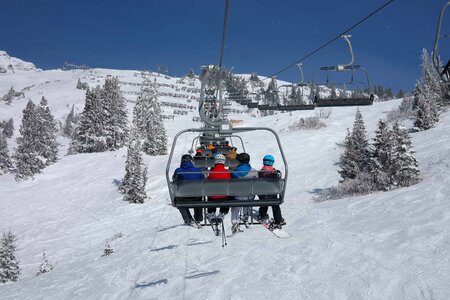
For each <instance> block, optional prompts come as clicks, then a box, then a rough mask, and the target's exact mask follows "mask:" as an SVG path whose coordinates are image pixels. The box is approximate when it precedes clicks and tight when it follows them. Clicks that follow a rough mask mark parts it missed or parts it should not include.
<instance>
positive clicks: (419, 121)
mask: <svg viewBox="0 0 450 300" xmlns="http://www.w3.org/2000/svg"><path fill="white" fill-rule="evenodd" d="M417 90H418V95H417V112H416V120H415V122H414V126H415V127H416V128H417V129H418V130H428V129H430V128H433V127H434V125H435V124H436V123H437V122H438V121H439V110H438V107H437V102H436V94H435V93H433V92H432V90H431V88H430V86H429V85H427V84H421V85H420V87H419V88H418V89H417Z"/></svg>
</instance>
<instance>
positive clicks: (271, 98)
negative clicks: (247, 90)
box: [266, 77, 280, 105]
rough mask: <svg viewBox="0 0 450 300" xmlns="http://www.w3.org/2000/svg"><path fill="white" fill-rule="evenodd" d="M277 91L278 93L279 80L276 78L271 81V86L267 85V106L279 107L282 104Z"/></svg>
mask: <svg viewBox="0 0 450 300" xmlns="http://www.w3.org/2000/svg"><path fill="white" fill-rule="evenodd" d="M277 91H278V84H277V79H276V77H272V78H271V79H270V82H269V84H268V85H267V90H266V99H267V104H269V105H277V104H278V103H279V102H280V99H279V97H278V92H277Z"/></svg>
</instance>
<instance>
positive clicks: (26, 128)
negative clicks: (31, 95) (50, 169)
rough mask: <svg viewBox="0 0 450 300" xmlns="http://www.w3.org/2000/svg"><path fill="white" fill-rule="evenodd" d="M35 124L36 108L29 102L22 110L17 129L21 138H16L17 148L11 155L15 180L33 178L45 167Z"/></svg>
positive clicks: (36, 122)
mask: <svg viewBox="0 0 450 300" xmlns="http://www.w3.org/2000/svg"><path fill="white" fill-rule="evenodd" d="M36 124H39V118H38V113H37V108H36V105H35V104H34V103H33V102H32V101H31V100H29V101H28V103H27V106H26V107H25V109H24V110H23V118H22V124H21V125H20V129H19V132H20V134H21V136H20V137H18V138H17V148H16V149H15V152H14V155H13V159H14V161H15V163H16V169H17V173H16V176H15V179H16V180H22V179H27V178H29V177H33V175H34V174H36V173H40V172H41V170H42V169H43V168H44V167H45V158H43V157H42V156H41V154H40V147H39V136H40V132H39V131H38V130H39V129H38V127H39V126H36Z"/></svg>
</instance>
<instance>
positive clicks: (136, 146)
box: [119, 134, 147, 203]
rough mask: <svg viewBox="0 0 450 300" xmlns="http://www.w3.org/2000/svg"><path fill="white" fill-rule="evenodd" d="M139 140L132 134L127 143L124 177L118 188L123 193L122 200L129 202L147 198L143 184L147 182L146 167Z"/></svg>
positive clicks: (140, 201) (142, 201) (137, 201)
mask: <svg viewBox="0 0 450 300" xmlns="http://www.w3.org/2000/svg"><path fill="white" fill-rule="evenodd" d="M140 149H141V145H140V141H139V140H138V139H137V138H136V135H135V134H133V136H132V140H131V141H130V143H129V145H128V152H127V160H126V164H125V171H126V174H125V177H124V180H123V181H122V183H121V185H120V187H119V190H120V191H121V192H122V193H123V194H124V200H125V201H128V202H130V203H144V201H145V199H146V198H147V194H146V192H145V186H146V183H147V168H146V167H145V166H144V164H143V163H142V155H141V150H140Z"/></svg>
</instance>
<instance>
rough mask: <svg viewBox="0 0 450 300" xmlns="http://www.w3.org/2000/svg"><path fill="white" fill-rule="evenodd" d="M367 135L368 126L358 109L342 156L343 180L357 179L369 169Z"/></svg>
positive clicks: (341, 171) (340, 171)
mask: <svg viewBox="0 0 450 300" xmlns="http://www.w3.org/2000/svg"><path fill="white" fill-rule="evenodd" d="M368 145H369V143H368V141H367V137H366V127H365V125H364V120H363V117H362V114H361V112H360V111H359V109H357V110H356V114H355V121H354V123H353V129H352V132H351V133H350V132H348V131H347V136H346V138H345V142H344V148H345V150H344V154H343V155H342V157H341V162H340V166H341V169H340V170H339V174H341V177H342V179H343V180H346V179H355V178H356V177H357V176H358V175H359V174H360V173H363V172H367V171H368V170H369V160H370V158H369V157H370V154H369V149H368Z"/></svg>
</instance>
